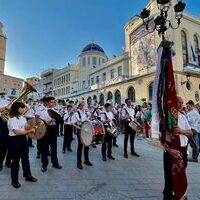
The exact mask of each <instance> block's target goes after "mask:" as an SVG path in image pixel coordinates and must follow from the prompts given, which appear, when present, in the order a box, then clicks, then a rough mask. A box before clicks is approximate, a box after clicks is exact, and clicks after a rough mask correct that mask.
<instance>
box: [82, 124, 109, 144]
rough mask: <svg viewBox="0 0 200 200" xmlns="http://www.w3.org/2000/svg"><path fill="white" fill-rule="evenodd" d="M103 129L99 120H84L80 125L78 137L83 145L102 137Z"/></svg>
mask: <svg viewBox="0 0 200 200" xmlns="http://www.w3.org/2000/svg"><path fill="white" fill-rule="evenodd" d="M104 136H105V129H104V126H103V124H102V123H101V122H100V121H99V120H93V121H84V122H83V123H82V125H81V132H80V139H81V142H82V144H83V145H84V146H89V145H91V144H92V142H99V141H102V140H103V139H104Z"/></svg>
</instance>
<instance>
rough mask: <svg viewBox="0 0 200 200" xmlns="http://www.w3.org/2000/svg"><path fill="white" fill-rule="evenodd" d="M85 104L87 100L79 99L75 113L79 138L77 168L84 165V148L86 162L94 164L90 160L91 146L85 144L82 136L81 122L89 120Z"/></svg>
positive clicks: (86, 163)
mask: <svg viewBox="0 0 200 200" xmlns="http://www.w3.org/2000/svg"><path fill="white" fill-rule="evenodd" d="M84 106H85V102H84V101H79V103H78V110H77V111H76V113H75V114H74V127H75V128H76V129H77V138H78V148H77V168H78V169H83V166H82V152H83V148H84V157H85V162H84V164H85V165H88V166H93V164H92V163H91V162H90V161H89V146H84V145H83V144H82V142H81V138H80V133H81V132H80V131H81V124H82V122H84V121H88V120H89V119H88V116H87V113H86V112H85V108H84ZM83 146H84V147H83Z"/></svg>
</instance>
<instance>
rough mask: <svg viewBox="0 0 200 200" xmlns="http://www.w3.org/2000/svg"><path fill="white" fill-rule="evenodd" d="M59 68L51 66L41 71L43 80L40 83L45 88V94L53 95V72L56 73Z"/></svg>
mask: <svg viewBox="0 0 200 200" xmlns="http://www.w3.org/2000/svg"><path fill="white" fill-rule="evenodd" d="M56 71H57V69H55V68H51V69H47V70H45V71H43V72H42V73H41V81H40V84H41V85H42V86H41V87H42V88H43V94H44V95H45V96H52V95H53V73H55V72H56Z"/></svg>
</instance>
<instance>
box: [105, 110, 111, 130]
mask: <svg viewBox="0 0 200 200" xmlns="http://www.w3.org/2000/svg"><path fill="white" fill-rule="evenodd" d="M104 115H105V118H106V120H108V116H107V114H106V113H105V112H104ZM108 126H109V128H111V126H110V123H109V122H108Z"/></svg>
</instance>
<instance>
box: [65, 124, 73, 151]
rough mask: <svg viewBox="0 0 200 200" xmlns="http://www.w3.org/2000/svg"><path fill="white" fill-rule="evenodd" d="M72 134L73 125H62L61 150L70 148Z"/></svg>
mask: <svg viewBox="0 0 200 200" xmlns="http://www.w3.org/2000/svg"><path fill="white" fill-rule="evenodd" d="M72 135H73V125H68V124H65V125H64V139H63V151H64V150H66V148H67V149H71V143H72Z"/></svg>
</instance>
